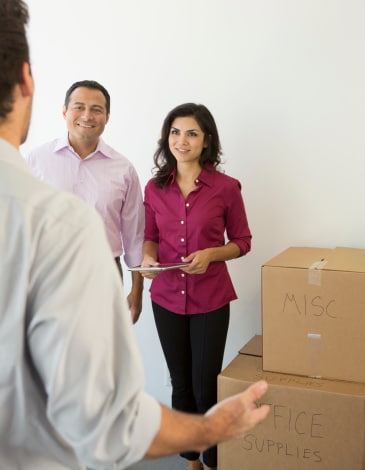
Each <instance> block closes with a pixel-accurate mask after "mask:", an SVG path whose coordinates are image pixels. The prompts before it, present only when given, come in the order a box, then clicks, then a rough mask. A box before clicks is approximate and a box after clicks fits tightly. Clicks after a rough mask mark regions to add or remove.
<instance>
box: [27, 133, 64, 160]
mask: <svg viewBox="0 0 365 470" xmlns="http://www.w3.org/2000/svg"><path fill="white" fill-rule="evenodd" d="M63 140H64V139H62V138H57V139H53V140H49V141H47V142H44V143H42V144H39V145H37V146H35V147H33V148H31V149H30V150H29V152H26V154H25V158H26V160H28V161H29V160H31V159H32V158H38V157H40V156H43V155H45V156H49V155H50V154H52V153H54V152H55V151H56V150H57V149H59V148H60V147H62V145H63Z"/></svg>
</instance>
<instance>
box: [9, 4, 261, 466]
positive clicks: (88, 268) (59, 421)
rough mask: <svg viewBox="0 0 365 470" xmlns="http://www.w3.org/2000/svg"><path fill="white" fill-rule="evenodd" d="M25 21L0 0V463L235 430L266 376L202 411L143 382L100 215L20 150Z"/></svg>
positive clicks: (251, 410) (68, 460)
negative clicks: (36, 170) (164, 399)
mask: <svg viewBox="0 0 365 470" xmlns="http://www.w3.org/2000/svg"><path fill="white" fill-rule="evenodd" d="M27 21H28V10H27V7H26V5H25V3H24V2H23V1H22V0H0V227H1V231H2V232H1V236H0V259H1V263H0V403H1V414H0V467H1V468H3V469H7V470H8V469H9V470H10V469H15V468H18V469H22V470H26V469H32V470H34V469H37V470H61V469H63V470H66V469H73V470H76V469H84V468H85V465H87V466H89V467H91V468H93V469H98V468H99V469H108V468H110V469H114V470H116V469H124V468H126V467H128V466H130V465H132V464H133V463H134V462H136V461H138V460H140V459H148V458H154V457H158V456H162V455H168V454H175V453H178V452H180V451H184V450H190V449H197V450H203V449H205V448H207V447H209V446H211V445H213V444H215V443H218V442H223V441H225V440H228V439H232V438H239V437H242V436H243V435H244V434H245V432H246V431H248V430H249V429H251V428H252V427H253V426H255V425H256V424H257V423H259V422H260V421H262V420H263V419H264V418H265V417H266V415H267V413H268V412H269V408H268V406H262V407H261V408H256V406H255V401H256V400H259V399H260V398H261V396H262V395H263V394H264V393H265V392H266V390H267V383H266V382H264V381H260V382H257V383H256V384H254V385H252V386H251V387H250V388H249V389H248V390H246V391H245V392H243V393H241V394H239V395H236V396H234V397H231V398H229V399H227V400H225V401H223V402H220V403H218V404H217V405H216V406H214V407H213V408H212V409H210V410H209V411H208V412H207V413H206V414H205V415H189V414H184V413H180V412H177V411H174V410H171V409H169V408H167V407H165V406H163V405H160V404H159V403H158V402H157V401H156V400H155V399H154V398H153V397H151V396H150V395H148V394H147V393H145V392H144V390H143V386H144V383H143V382H144V377H143V367H142V363H141V358H140V354H139V351H138V348H137V343H136V339H135V336H134V332H133V325H132V322H131V319H130V316H129V312H128V307H127V303H126V299H125V296H124V294H123V292H122V290H123V287H122V285H121V282H120V278H119V276H118V272H117V270H116V269H115V261H114V259H113V256H112V254H111V252H110V248H109V245H108V242H107V239H106V236H105V231H104V227H103V222H102V220H101V219H100V217H99V216H98V215H97V214H96V213H95V211H94V210H93V209H91V208H89V207H88V206H87V205H86V204H85V203H83V202H82V201H81V200H79V199H78V198H76V197H74V196H73V195H71V194H67V193H62V192H59V191H57V190H56V189H54V188H52V187H51V186H48V185H46V184H44V183H42V182H41V181H39V180H38V179H36V178H35V177H34V176H33V175H32V174H31V171H30V169H29V168H28V166H27V164H26V162H25V161H24V159H23V158H22V156H21V155H20V153H19V146H20V145H21V143H23V142H24V141H25V139H26V136H27V132H28V127H29V122H30V116H31V109H32V97H33V91H34V90H33V88H34V84H33V79H32V76H31V72H30V65H29V51H28V43H27V39H26V34H25V25H26V23H27ZM121 294H123V295H121ZM90 337H92V344H91V343H90Z"/></svg>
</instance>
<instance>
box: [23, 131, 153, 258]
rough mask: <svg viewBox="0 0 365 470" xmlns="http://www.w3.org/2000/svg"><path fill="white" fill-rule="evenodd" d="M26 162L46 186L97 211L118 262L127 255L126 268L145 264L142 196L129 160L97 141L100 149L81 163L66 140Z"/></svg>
mask: <svg viewBox="0 0 365 470" xmlns="http://www.w3.org/2000/svg"><path fill="white" fill-rule="evenodd" d="M26 160H27V162H28V163H29V165H30V166H31V168H32V169H33V171H34V173H35V175H36V176H38V177H39V178H40V179H41V180H42V181H45V182H46V183H49V184H52V185H53V186H55V187H56V188H58V189H61V190H64V191H69V192H71V193H73V194H75V195H76V196H79V197H80V198H81V199H83V200H84V201H85V202H87V203H88V204H89V205H90V206H92V207H94V208H95V209H96V210H97V211H98V212H99V214H100V215H101V217H102V218H103V220H104V224H105V229H106V233H107V237H108V240H109V244H110V246H111V249H112V252H113V256H114V257H119V256H121V255H122V254H123V253H124V261H125V263H126V264H127V266H137V265H139V264H140V263H141V261H142V244H143V236H144V208H143V197H142V190H141V186H140V182H139V179H138V175H137V172H136V170H135V168H134V166H133V165H132V164H131V162H130V161H129V160H128V159H127V158H126V157H124V156H123V155H121V154H120V153H118V152H116V151H115V150H114V149H113V148H112V147H110V146H109V145H107V144H106V143H105V142H104V141H103V140H102V139H99V143H98V146H97V148H96V150H95V151H94V152H93V153H91V154H90V155H88V156H87V157H86V158H84V159H82V158H80V157H79V155H78V154H77V153H76V152H75V151H74V149H73V148H72V147H71V145H70V144H69V141H68V137H67V135H66V136H64V137H63V138H61V139H56V140H53V141H51V142H47V143H46V144H43V145H41V146H40V147H37V148H35V149H34V150H32V151H31V152H29V154H28V155H27V156H26Z"/></svg>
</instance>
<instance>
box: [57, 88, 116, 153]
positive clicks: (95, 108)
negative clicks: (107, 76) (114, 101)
mask: <svg viewBox="0 0 365 470" xmlns="http://www.w3.org/2000/svg"><path fill="white" fill-rule="evenodd" d="M63 116H64V118H65V120H66V125H67V129H68V133H69V140H70V142H73V141H78V142H80V141H85V143H88V144H90V143H95V144H96V143H97V141H98V140H99V137H100V136H101V134H102V133H103V131H104V128H105V125H106V123H107V122H108V119H109V114H107V111H106V99H105V97H104V95H103V93H102V92H101V91H100V90H96V89H93V88H86V87H79V88H76V89H75V90H74V91H73V92H72V93H71V96H70V101H69V103H68V106H67V109H66V108H65V107H64V109H63Z"/></svg>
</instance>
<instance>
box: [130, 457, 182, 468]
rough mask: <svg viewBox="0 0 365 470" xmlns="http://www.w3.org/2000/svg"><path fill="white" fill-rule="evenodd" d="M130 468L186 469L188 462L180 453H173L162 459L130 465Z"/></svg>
mask: <svg viewBox="0 0 365 470" xmlns="http://www.w3.org/2000/svg"><path fill="white" fill-rule="evenodd" d="M128 470H186V463H185V460H184V459H182V458H181V457H179V456H178V455H173V456H170V457H162V458H161V459H155V460H145V461H143V462H139V463H136V464H135V465H133V466H132V467H129V468H128Z"/></svg>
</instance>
